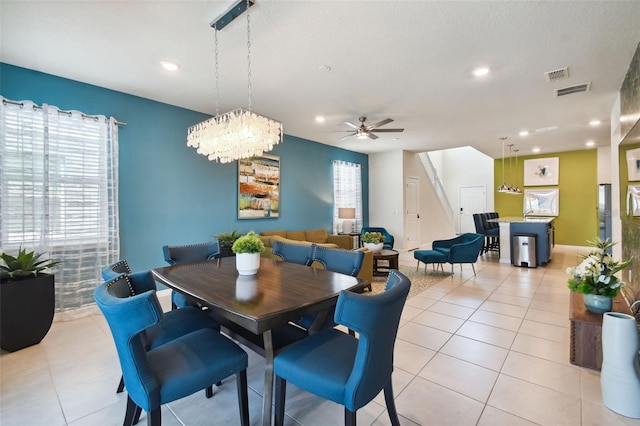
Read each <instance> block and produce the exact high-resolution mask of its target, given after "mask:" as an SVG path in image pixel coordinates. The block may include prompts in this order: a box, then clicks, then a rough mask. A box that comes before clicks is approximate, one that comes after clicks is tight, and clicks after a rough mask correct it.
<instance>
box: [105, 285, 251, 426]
mask: <svg viewBox="0 0 640 426" xmlns="http://www.w3.org/2000/svg"><path fill="white" fill-rule="evenodd" d="M134 275H135V274H134ZM134 275H131V276H129V275H127V274H121V275H118V276H117V277H115V278H113V279H111V280H109V281H106V282H104V283H102V284H101V285H100V286H98V288H96V290H95V291H94V299H95V301H96V303H97V305H98V307H99V308H100V310H101V311H102V313H103V315H104V317H105V319H106V320H107V323H108V324H109V328H110V329H111V334H112V335H113V340H114V342H115V345H116V350H117V352H118V358H119V360H120V367H121V368H122V373H123V376H124V382H125V384H126V387H127V392H128V399H127V409H126V413H125V419H124V424H125V425H133V424H136V423H137V422H138V419H139V418H140V414H141V410H145V411H146V412H147V425H149V426H159V425H160V424H161V414H160V406H161V405H162V404H166V403H169V402H171V401H175V400H177V399H180V398H184V397H185V396H189V395H191V394H193V393H195V392H197V391H199V390H202V389H205V388H207V387H209V386H211V385H212V384H213V383H216V382H219V381H221V380H223V379H225V378H227V377H229V376H231V375H234V374H235V375H236V379H237V386H238V403H239V406H240V418H241V423H242V425H248V424H249V406H248V395H247V373H246V369H247V364H248V357H247V353H246V352H245V351H243V350H242V349H241V348H240V347H239V346H238V345H236V344H235V343H234V342H232V341H231V340H230V339H228V338H226V337H224V336H223V335H221V334H220V333H219V332H218V331H216V330H213V329H211V328H201V329H199V330H196V331H192V332H190V333H187V334H184V335H182V336H180V337H176V338H174V339H172V340H170V341H167V342H165V343H164V344H161V345H159V346H156V347H153V348H150V347H149V346H148V339H149V336H150V334H151V333H150V330H151V329H152V328H154V327H155V328H157V329H165V328H166V327H165V325H166V324H165V318H166V316H165V315H164V314H163V312H162V308H161V307H160V302H159V301H158V298H157V297H156V292H155V289H154V288H153V287H150V288H146V289H145V288H143V287H144V284H148V281H147V280H138V279H136V278H137V277H135V276H134ZM149 275H150V273H149ZM151 281H153V279H151ZM188 309H194V308H184V309H179V310H177V311H172V312H176V313H179V312H181V311H186V310H188ZM196 312H200V311H197V310H196ZM167 315H168V314H167Z"/></svg>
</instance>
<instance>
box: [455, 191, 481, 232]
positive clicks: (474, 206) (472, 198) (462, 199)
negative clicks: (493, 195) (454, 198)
mask: <svg viewBox="0 0 640 426" xmlns="http://www.w3.org/2000/svg"><path fill="white" fill-rule="evenodd" d="M458 194H459V201H458V205H459V206H460V221H459V223H458V229H459V231H460V233H461V234H464V233H466V232H476V225H475V223H474V222H473V214H474V213H484V212H485V210H486V208H487V198H486V194H485V187H484V186H461V187H460V188H459V190H458Z"/></svg>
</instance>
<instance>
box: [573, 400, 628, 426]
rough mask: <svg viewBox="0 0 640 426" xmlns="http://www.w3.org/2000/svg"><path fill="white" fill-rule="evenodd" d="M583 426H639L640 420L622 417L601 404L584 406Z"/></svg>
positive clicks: (595, 403)
mask: <svg viewBox="0 0 640 426" xmlns="http://www.w3.org/2000/svg"><path fill="white" fill-rule="evenodd" d="M582 425H583V426H601V425H606V426H624V425H628V426H631V425H633V426H638V425H640V420H639V419H631V418H629V417H624V416H621V415H620V414H617V413H615V412H613V411H611V410H609V409H608V408H607V407H606V406H604V405H603V404H602V403H600V402H593V403H588V404H585V403H583V404H582Z"/></svg>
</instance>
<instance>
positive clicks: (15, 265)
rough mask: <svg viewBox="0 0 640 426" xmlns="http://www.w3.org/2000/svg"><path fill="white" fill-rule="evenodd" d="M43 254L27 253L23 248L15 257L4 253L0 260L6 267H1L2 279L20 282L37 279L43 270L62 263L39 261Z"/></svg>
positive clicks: (0, 275)
mask: <svg viewBox="0 0 640 426" xmlns="http://www.w3.org/2000/svg"><path fill="white" fill-rule="evenodd" d="M43 254H44V253H36V252H35V251H29V252H27V251H26V250H25V249H23V248H22V247H20V249H18V255H17V256H15V257H14V256H12V255H10V254H8V253H2V254H1V255H0V258H1V259H2V261H3V262H4V265H0V278H2V279H9V278H13V279H16V280H20V279H26V278H30V277H37V276H38V275H39V274H40V273H41V272H42V271H43V270H45V269H48V268H52V267H54V266H55V265H57V264H59V263H60V262H57V261H53V260H51V259H43V260H39V259H40V256H42V255H43Z"/></svg>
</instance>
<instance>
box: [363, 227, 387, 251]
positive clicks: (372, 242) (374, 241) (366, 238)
mask: <svg viewBox="0 0 640 426" xmlns="http://www.w3.org/2000/svg"><path fill="white" fill-rule="evenodd" d="M361 239H362V244H363V245H364V246H365V247H366V248H368V249H369V250H370V251H372V252H374V253H378V252H379V251H380V250H382V247H383V246H384V235H382V233H380V232H365V233H364V235H363V236H362V237H361Z"/></svg>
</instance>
